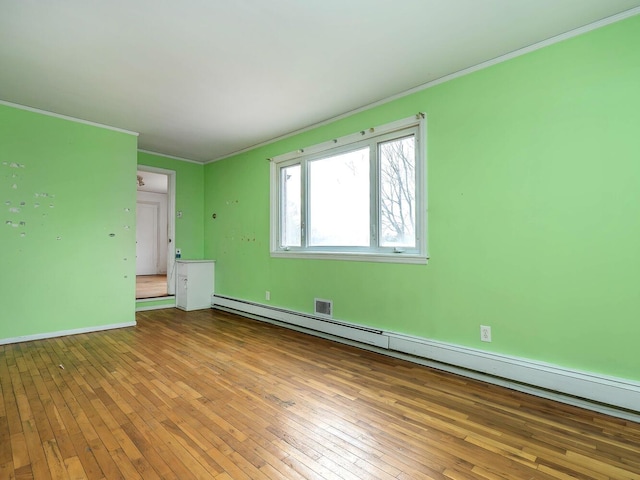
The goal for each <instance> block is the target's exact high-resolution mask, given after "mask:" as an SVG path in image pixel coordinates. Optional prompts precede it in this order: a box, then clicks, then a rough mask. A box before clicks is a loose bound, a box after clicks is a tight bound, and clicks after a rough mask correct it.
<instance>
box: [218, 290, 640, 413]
mask: <svg viewBox="0 0 640 480" xmlns="http://www.w3.org/2000/svg"><path fill="white" fill-rule="evenodd" d="M214 304H215V307H214V308H217V309H220V310H226V311H231V312H234V313H239V314H241V315H244V316H247V317H249V318H253V319H256V320H261V321H266V322H269V323H274V324H278V325H282V326H285V327H288V328H292V329H295V330H298V331H303V332H306V333H309V334H312V335H316V336H320V337H324V338H329V339H332V340H335V341H338V342H342V343H347V344H350V345H355V346H359V347H361V348H364V349H367V350H372V351H375V352H378V353H383V354H386V355H390V356H394V357H396V358H401V359H404V360H408V361H412V362H414V363H419V364H422V365H427V366H431V367H434V368H437V369H440V370H445V371H449V372H452V373H456V374H459V375H463V376H466V377H471V378H475V379H478V380H482V381H486V382H489V383H493V384H497V385H502V386H505V387H508V388H511V389H513V390H518V391H522V392H526V393H530V394H533V395H537V396H540V397H544V398H550V399H552V400H557V401H560V402H563V403H568V404H571V405H576V406H579V407H583V408H588V409H591V410H594V411H598V412H601V413H606V414H609V415H613V416H616V417H620V418H625V419H628V420H632V421H636V422H640V382H635V381H632V380H627V379H622V378H616V377H609V376H604V375H600V374H596V373H591V372H581V371H578V370H572V369H567V368H564V367H559V366H557V365H552V364H548V363H544V362H538V361H534V360H528V359H524V358H518V357H512V356H508V355H501V354H497V353H492V352H486V351H483V350H477V349H473V348H469V347H463V346H459V345H454V344H449V343H444V342H438V341H434V340H429V339H426V338H421V337H415V336H411V335H404V334H401V333H396V332H390V331H383V330H376V329H373V328H369V327H366V326H362V325H357V324H352V323H348V322H342V321H338V320H335V319H326V318H322V317H318V316H313V315H308V314H304V313H300V312H294V311H290V310H285V309H279V308H274V307H271V306H269V305H263V304H258V303H253V302H247V301H243V300H239V299H234V298H230V297H222V296H217V295H216V296H215V297H214Z"/></svg>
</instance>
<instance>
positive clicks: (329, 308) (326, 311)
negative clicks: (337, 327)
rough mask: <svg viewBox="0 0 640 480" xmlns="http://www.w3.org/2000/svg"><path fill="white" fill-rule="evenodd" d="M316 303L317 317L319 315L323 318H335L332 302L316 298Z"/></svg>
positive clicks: (315, 311)
mask: <svg viewBox="0 0 640 480" xmlns="http://www.w3.org/2000/svg"><path fill="white" fill-rule="evenodd" d="M314 303H315V308H314V310H313V312H314V313H315V314H316V315H319V316H321V317H328V318H331V317H333V302H332V301H331V300H323V299H322V298H316V299H315V301H314Z"/></svg>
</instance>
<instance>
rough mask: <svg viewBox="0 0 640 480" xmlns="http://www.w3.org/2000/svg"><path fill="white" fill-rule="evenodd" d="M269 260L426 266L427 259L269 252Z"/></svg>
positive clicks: (394, 255)
mask: <svg viewBox="0 0 640 480" xmlns="http://www.w3.org/2000/svg"><path fill="white" fill-rule="evenodd" d="M271 258H298V259H300V258H305V259H311V260H340V261H355V262H373V263H406V264H414V265H426V264H427V263H429V257H427V256H424V255H409V254H403V253H354V252H349V253H340V252H300V251H296V252H292V251H288V252H280V251H278V252H271Z"/></svg>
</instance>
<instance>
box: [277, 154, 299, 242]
mask: <svg viewBox="0 0 640 480" xmlns="http://www.w3.org/2000/svg"><path fill="white" fill-rule="evenodd" d="M301 170H302V169H301V167H300V164H298V165H291V166H290V167H284V168H281V169H280V185H281V191H282V197H281V198H280V201H281V208H282V211H281V212H280V229H281V230H280V240H281V243H282V246H283V247H299V246H300V245H301V233H300V232H301V229H300V221H301V220H300V219H301V216H300V210H301V195H300V193H301V192H300V185H301V184H300V179H301Z"/></svg>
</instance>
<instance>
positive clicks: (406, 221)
mask: <svg viewBox="0 0 640 480" xmlns="http://www.w3.org/2000/svg"><path fill="white" fill-rule="evenodd" d="M378 148H379V155H380V245H381V246H383V247H415V246H416V237H415V224H416V200H415V198H416V195H415V194H416V154H415V137H414V136H413V135H412V136H410V137H405V138H399V139H397V140H391V141H389V142H384V143H380V144H379V145H378Z"/></svg>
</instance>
